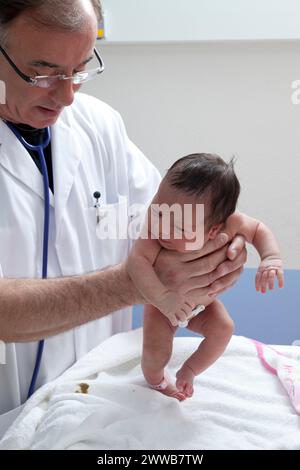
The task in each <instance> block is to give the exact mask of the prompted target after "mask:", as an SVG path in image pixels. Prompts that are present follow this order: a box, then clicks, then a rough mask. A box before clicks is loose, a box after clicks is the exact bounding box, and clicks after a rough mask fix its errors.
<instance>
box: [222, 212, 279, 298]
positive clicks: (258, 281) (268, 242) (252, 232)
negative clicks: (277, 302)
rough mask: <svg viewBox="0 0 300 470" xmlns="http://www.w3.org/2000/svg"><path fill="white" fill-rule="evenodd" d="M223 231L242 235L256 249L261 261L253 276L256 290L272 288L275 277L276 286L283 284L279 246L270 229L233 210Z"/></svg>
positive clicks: (263, 291)
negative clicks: (276, 280) (254, 276)
mask: <svg viewBox="0 0 300 470" xmlns="http://www.w3.org/2000/svg"><path fill="white" fill-rule="evenodd" d="M225 232H226V233H228V234H229V236H230V237H231V236H235V235H237V234H239V235H243V236H244V237H245V239H246V241H247V242H248V243H251V244H252V245H253V246H254V247H255V248H256V249H257V251H258V253H259V255H260V258H261V262H260V265H259V268H258V271H257V274H256V278H255V286H256V290H258V291H261V292H262V293H265V292H266V290H267V288H269V289H270V290H272V289H273V288H274V281H275V277H276V276H277V279H278V286H279V287H280V288H281V287H283V284H284V279H283V269H282V260H281V256H280V251H279V247H278V244H277V241H276V239H275V236H274V234H273V233H272V231H271V230H270V229H269V228H268V227H267V226H266V225H265V224H263V223H262V222H260V221H259V220H257V219H254V218H253V217H249V216H248V215H246V214H242V213H240V212H235V213H234V214H232V215H231V216H230V217H229V218H228V219H227V221H226V226H225Z"/></svg>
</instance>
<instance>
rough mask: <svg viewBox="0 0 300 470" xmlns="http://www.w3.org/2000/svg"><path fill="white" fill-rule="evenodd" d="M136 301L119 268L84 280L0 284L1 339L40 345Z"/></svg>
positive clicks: (19, 280)
mask: <svg viewBox="0 0 300 470" xmlns="http://www.w3.org/2000/svg"><path fill="white" fill-rule="evenodd" d="M141 301H142V299H141V297H140V295H139V294H138V292H137V290H136V288H135V287H134V285H133V283H132V281H131V280H130V278H129V276H128V274H127V272H126V270H125V268H124V267H123V265H118V266H115V267H113V268H109V269H107V270H105V271H100V272H96V273H92V274H88V275H85V276H74V277H65V278H58V279H47V280H42V279H0V340H2V341H5V342H7V343H8V342H27V341H35V340H39V339H42V338H46V337H48V336H53V335H55V334H58V333H61V332H63V331H67V330H70V329H72V328H74V327H76V326H80V325H82V324H84V323H87V322H90V321H93V320H96V319H98V318H101V317H104V316H105V315H107V314H108V313H111V312H113V311H115V310H119V309H121V308H124V307H127V306H129V305H133V304H135V303H139V302H141Z"/></svg>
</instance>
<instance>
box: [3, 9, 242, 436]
mask: <svg viewBox="0 0 300 470" xmlns="http://www.w3.org/2000/svg"><path fill="white" fill-rule="evenodd" d="M100 16H101V7H100V3H99V1H98V0H88V1H87V0H65V1H64V2H61V1H60V0H23V1H22V2H20V1H14V0H0V46H1V48H0V80H1V81H2V82H3V83H4V84H5V86H6V97H5V98H6V99H5V103H4V104H1V105H0V117H1V120H0V199H1V205H0V276H1V279H0V340H2V341H4V342H5V343H6V364H2V365H0V415H1V416H0V428H1V427H2V430H0V435H1V433H3V431H4V430H5V428H7V427H8V425H9V424H10V423H11V422H12V420H13V419H14V418H15V417H16V415H17V413H18V412H19V407H20V405H22V404H23V403H24V402H25V401H26V397H27V393H28V388H29V384H30V381H31V377H32V371H33V369H34V367H35V364H36V356H37V348H38V341H39V340H41V339H43V338H46V341H45V346H44V352H43V356H42V360H41V366H40V370H39V373H38V376H37V382H36V387H39V386H41V385H42V384H44V383H46V382H47V381H49V380H52V379H54V378H56V377H57V376H59V375H60V374H61V373H62V372H63V371H64V370H66V369H67V368H68V367H70V366H71V365H72V364H73V363H74V362H75V361H76V360H77V359H78V358H79V357H80V356H82V355H83V354H85V353H86V352H88V351H89V350H90V349H92V348H93V347H95V346H96V345H97V344H99V343H100V342H101V341H103V340H104V339H106V338H108V337H109V336H111V335H112V334H114V333H117V332H120V331H126V330H128V329H130V327H131V315H130V311H131V310H130V305H132V304H135V303H142V302H143V299H142V298H141V297H140V295H139V294H138V293H137V291H136V290H135V288H134V286H133V285H132V284H131V281H130V279H129V278H128V276H127V275H126V272H125V269H124V267H123V264H122V261H124V260H125V259H126V257H127V254H128V250H129V248H130V243H129V241H128V240H124V239H123V240H100V239H99V238H97V235H96V223H97V222H96V210H95V207H94V205H95V198H94V193H95V191H99V192H100V193H101V197H100V202H101V204H102V205H103V206H104V207H105V206H107V207H109V205H115V207H118V205H120V204H122V202H120V201H122V200H123V199H124V197H126V198H127V199H128V204H134V203H143V204H146V203H148V202H149V200H150V199H151V197H152V195H153V194H154V192H155V191H156V189H157V187H158V184H159V180H160V176H159V174H158V172H157V170H156V169H155V168H154V167H153V165H152V164H151V163H150V162H149V161H148V160H147V159H146V158H145V157H144V156H143V154H142V153H141V152H140V151H139V150H138V149H137V148H136V147H135V146H134V144H133V143H132V142H130V140H129V139H128V137H127V135H126V131H125V128H124V125H123V122H122V120H121V118H120V116H119V114H118V113H117V112H116V111H114V110H113V109H112V108H110V107H109V106H108V105H106V104H104V103H103V102H101V101H99V100H97V99H95V98H93V97H90V96H87V95H83V94H80V93H78V94H76V95H75V92H77V91H78V90H79V88H80V86H81V83H83V82H84V81H86V80H88V79H91V78H94V77H96V76H97V75H98V74H99V73H100V72H101V71H102V70H103V63H102V61H101V58H100V57H99V56H98V55H97V53H95V51H94V45H95V39H96V35H97V19H99V18H100ZM83 70H84V71H87V73H85V74H82V73H81V72H82V71H83ZM48 126H49V127H50V128H51V141H50V143H49V145H48V146H47V148H46V149H45V151H44V153H45V158H46V165H47V169H48V174H49V189H50V201H49V202H50V212H49V217H50V221H49V223H50V229H49V244H48V245H49V246H48V279H47V280H45V279H41V277H42V265H43V263H42V253H43V236H44V234H43V224H44V189H43V178H42V175H41V171H42V170H41V163H40V161H39V158H38V155H37V153H36V152H35V151H31V150H28V149H26V148H25V147H24V145H22V143H21V142H20V140H19V138H17V137H16V134H15V133H16V132H17V134H18V135H19V136H20V135H21V136H23V137H24V138H25V140H26V142H27V143H31V144H34V145H36V144H38V143H40V142H42V141H44V140H45V134H46V128H47V127H48ZM225 243H226V239H225V240H224V239H223V240H222V237H220V238H219V239H217V240H216V241H215V243H214V244H213V243H212V245H211V247H210V248H211V251H212V252H213V251H214V253H212V254H208V255H207V256H206V257H203V258H201V259H198V260H195V261H194V262H193V265H191V263H187V259H186V258H185V257H184V256H182V257H177V256H178V255H175V256H176V258H174V259H173V258H171V262H170V257H174V254H172V253H170V252H164V251H162V252H161V253H160V255H159V257H158V260H157V265H156V269H157V272H158V274H159V276H160V277H161V280H162V281H163V282H165V283H166V284H167V283H168V284H169V285H172V286H173V288H176V289H181V290H182V292H186V293H188V294H187V295H189V298H191V299H192V298H194V299H195V298H197V299H198V300H199V299H201V296H202V295H205V294H207V292H208V291H209V292H212V293H213V295H215V294H216V292H220V291H222V290H225V289H226V288H228V287H229V286H230V285H232V284H233V283H234V282H235V281H236V279H237V278H238V276H239V274H240V272H241V269H242V265H243V263H244V262H245V258H246V255H245V249H244V242H243V240H241V239H240V238H237V239H235V240H234V241H233V242H232V244H231V245H230V247H229V248H228V247H227V246H226V245H225ZM221 247H222V248H221ZM216 249H218V251H215V250H216ZM233 250H235V254H234V251H233ZM227 255H229V257H230V258H231V259H233V258H235V259H234V261H229V260H227V261H225V262H223V261H224V260H225V259H226V258H227ZM175 263H176V264H175ZM220 263H222V264H221V265H220ZM170 265H172V268H170V267H169V266H170ZM219 265H220V266H219ZM218 266H219V267H218ZM216 268H217V269H216ZM179 273H180V274H179ZM220 276H222V277H221V278H220ZM214 281H215V282H214ZM198 303H199V301H198ZM112 312H114V313H112ZM109 313H112V314H111V315H108V314H109ZM100 318H101V320H100Z"/></svg>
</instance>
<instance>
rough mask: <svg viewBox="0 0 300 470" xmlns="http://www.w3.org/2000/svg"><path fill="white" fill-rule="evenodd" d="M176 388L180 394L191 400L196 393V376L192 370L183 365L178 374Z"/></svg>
mask: <svg viewBox="0 0 300 470" xmlns="http://www.w3.org/2000/svg"><path fill="white" fill-rule="evenodd" d="M176 378H177V380H176V387H177V388H178V390H179V391H180V392H182V393H183V394H184V396H185V398H190V397H191V396H192V395H193V393H194V387H193V383H194V378H195V374H194V372H193V371H192V369H191V368H190V367H189V366H187V365H186V364H183V366H182V367H181V369H179V371H178V372H177V373H176Z"/></svg>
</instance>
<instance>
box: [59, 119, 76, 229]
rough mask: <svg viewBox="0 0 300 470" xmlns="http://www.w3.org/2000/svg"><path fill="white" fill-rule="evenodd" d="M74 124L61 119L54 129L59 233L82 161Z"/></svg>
mask: <svg viewBox="0 0 300 470" xmlns="http://www.w3.org/2000/svg"><path fill="white" fill-rule="evenodd" d="M74 134H75V132H74V130H73V126H72V122H71V121H69V120H68V121H67V122H64V121H63V120H62V119H59V120H58V121H57V123H56V124H55V126H54V127H53V128H52V165H53V177H54V194H55V201H56V204H55V224H56V230H57V233H59V226H60V222H61V220H62V217H63V214H64V211H65V209H66V206H67V203H68V199H69V195H70V192H71V189H72V185H73V182H74V178H75V175H76V172H77V169H78V166H79V163H80V160H81V152H80V147H78V146H77V145H76V136H75V135H74Z"/></svg>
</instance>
